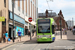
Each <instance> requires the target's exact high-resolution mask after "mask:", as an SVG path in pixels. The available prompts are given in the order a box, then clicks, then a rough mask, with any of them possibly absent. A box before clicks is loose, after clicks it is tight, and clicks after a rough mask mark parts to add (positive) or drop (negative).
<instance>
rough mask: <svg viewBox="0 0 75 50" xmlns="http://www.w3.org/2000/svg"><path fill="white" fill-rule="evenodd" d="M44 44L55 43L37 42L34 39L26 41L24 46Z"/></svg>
mask: <svg viewBox="0 0 75 50" xmlns="http://www.w3.org/2000/svg"><path fill="white" fill-rule="evenodd" d="M40 43H42V44H44V43H53V42H37V38H36V37H34V38H33V39H32V40H28V41H25V42H24V43H23V44H40Z"/></svg>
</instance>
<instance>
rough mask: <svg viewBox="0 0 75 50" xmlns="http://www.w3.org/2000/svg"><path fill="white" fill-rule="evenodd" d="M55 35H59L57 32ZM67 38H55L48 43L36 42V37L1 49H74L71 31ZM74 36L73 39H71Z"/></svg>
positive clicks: (74, 44)
mask: <svg viewBox="0 0 75 50" xmlns="http://www.w3.org/2000/svg"><path fill="white" fill-rule="evenodd" d="M57 35H60V33H58V34H57ZM67 37H68V39H66V40H63V39H62V40H61V39H59V40H56V41H54V42H49V43H37V41H36V38H33V39H32V40H29V41H25V42H21V43H16V44H13V45H11V46H8V47H6V48H3V49H2V50H52V49H55V50H56V49H59V50H60V49H62V50H64V49H75V38H74V37H75V35H72V32H70V31H68V34H67ZM73 38H74V39H73Z"/></svg>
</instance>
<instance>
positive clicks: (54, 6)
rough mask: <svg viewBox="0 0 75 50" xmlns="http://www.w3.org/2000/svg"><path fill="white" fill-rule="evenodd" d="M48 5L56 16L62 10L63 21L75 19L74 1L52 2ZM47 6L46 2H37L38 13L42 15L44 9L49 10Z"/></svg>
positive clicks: (44, 0)
mask: <svg viewBox="0 0 75 50" xmlns="http://www.w3.org/2000/svg"><path fill="white" fill-rule="evenodd" d="M48 4H49V7H50V9H51V10H53V12H56V13H57V14H58V13H59V11H60V10H62V13H63V16H64V19H65V20H69V19H71V18H72V17H73V18H75V0H53V2H52V1H49V2H48ZM48 4H47V2H46V0H38V9H39V10H38V11H39V13H40V12H41V13H44V12H45V11H46V9H49V7H48Z"/></svg>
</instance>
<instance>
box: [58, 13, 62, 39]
mask: <svg viewBox="0 0 75 50" xmlns="http://www.w3.org/2000/svg"><path fill="white" fill-rule="evenodd" d="M58 15H59V16H60V34H61V39H62V26H61V15H60V14H58Z"/></svg>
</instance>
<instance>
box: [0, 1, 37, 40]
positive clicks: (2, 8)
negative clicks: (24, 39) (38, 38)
mask: <svg viewBox="0 0 75 50" xmlns="http://www.w3.org/2000/svg"><path fill="white" fill-rule="evenodd" d="M12 8H14V26H15V30H16V31H15V37H17V31H18V29H19V30H20V31H21V32H22V36H24V35H25V33H26V34H27V30H28V29H30V30H31V28H33V27H34V26H35V24H36V22H35V21H36V18H37V14H38V0H14V6H12V0H0V12H2V14H1V15H0V16H3V15H5V16H4V17H6V22H3V23H5V25H4V26H5V27H4V26H3V25H2V22H0V25H1V26H3V27H4V28H5V30H6V31H8V33H9V37H10V38H11V37H12V34H13V17H12ZM29 17H32V19H33V20H32V22H29V21H28V18H29ZM1 26H0V38H1V39H2V36H1V35H2V34H3V32H2V29H3V27H1ZM0 41H1V40H0Z"/></svg>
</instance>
